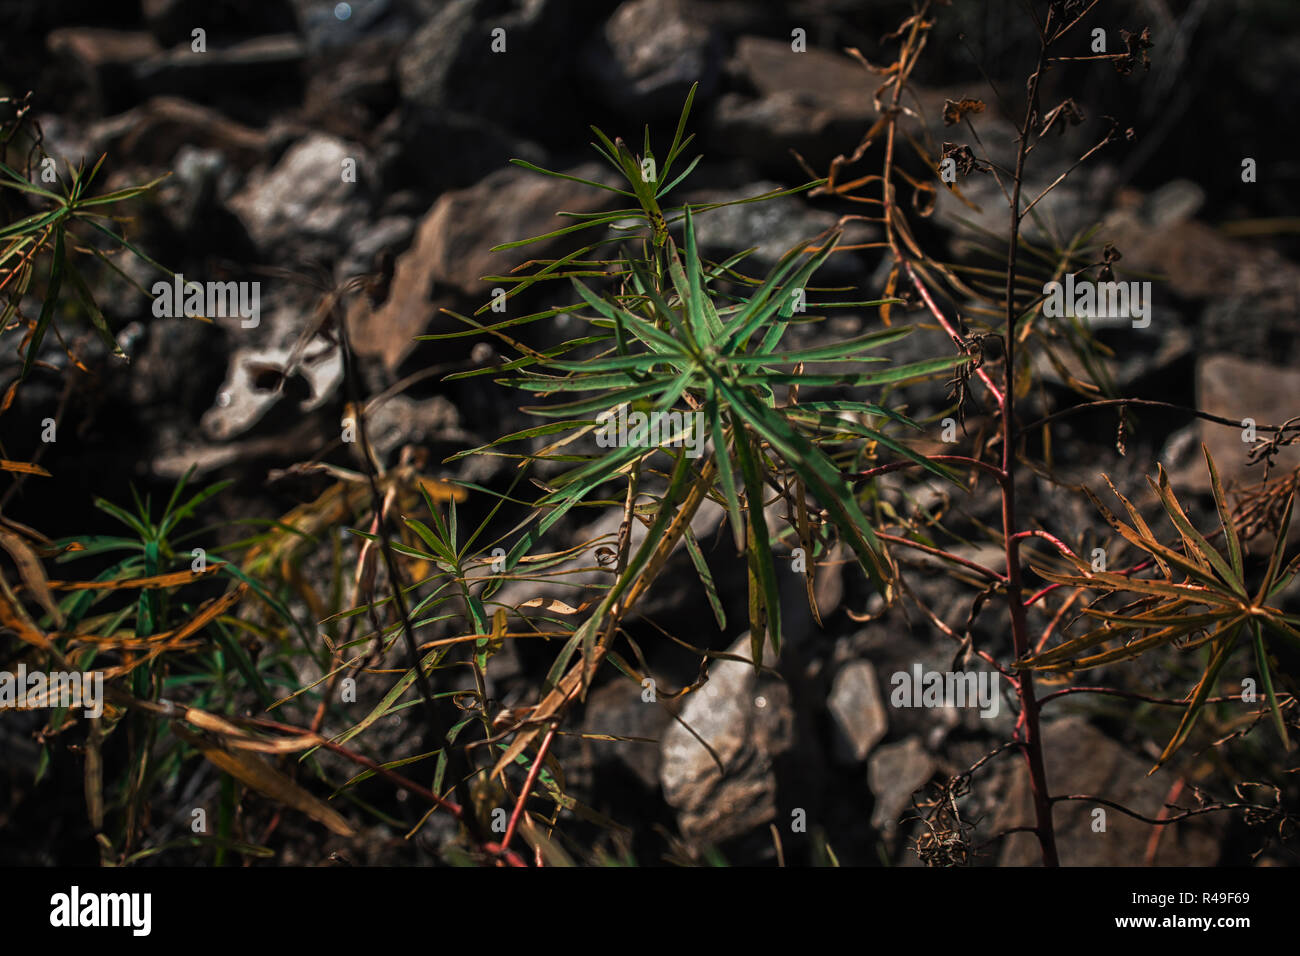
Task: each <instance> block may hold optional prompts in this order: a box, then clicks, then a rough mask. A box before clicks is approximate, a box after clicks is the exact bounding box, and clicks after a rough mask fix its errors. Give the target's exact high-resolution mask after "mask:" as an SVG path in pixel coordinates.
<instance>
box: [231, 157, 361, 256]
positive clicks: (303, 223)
mask: <svg viewBox="0 0 1300 956" xmlns="http://www.w3.org/2000/svg"><path fill="white" fill-rule="evenodd" d="M345 159H352V160H355V162H356V173H357V182H344V180H343V171H344V167H343V161H344V160H345ZM365 175H366V157H365V154H364V152H363V150H362V149H361V147H359V146H357V145H355V144H351V143H345V142H343V141H342V140H339V139H335V138H334V137H331V136H325V135H323V134H311V135H309V136H307V137H305V138H303V139H302V140H300V141H298V142H297V143H295V144H294V145H293V146H292V147H291V148H290V149H289V151H288V152H287V153H286V154H285V155H284V157H283V158H282V159H281V160H280V162H279V163H277V164H276V166H275V168H274V169H272V170H270V171H269V172H266V171H259V172H258V173H255V174H254V175H253V176H252V177H250V179H249V181H248V182H247V183H246V184H245V185H244V188H243V189H241V190H240V191H239V192H238V193H236V194H235V195H234V196H232V197H231V198H230V202H229V206H230V208H231V210H232V211H233V212H234V213H235V214H236V215H237V216H238V217H239V219H240V221H241V222H243V224H244V227H245V228H246V229H247V230H248V235H249V237H250V238H251V239H252V240H253V242H254V243H255V244H256V245H257V247H258V248H259V249H260V250H262V251H263V252H272V251H274V252H276V253H278V254H279V255H280V256H282V257H283V256H286V255H288V254H290V253H294V254H293V255H292V258H295V259H303V258H309V257H310V256H308V255H306V253H309V252H316V253H317V254H319V251H320V250H322V249H328V250H332V251H334V252H335V253H337V251H340V250H341V248H342V247H343V246H344V245H345V241H346V237H345V232H346V227H347V226H348V225H349V223H351V222H353V221H355V220H358V219H361V218H364V216H365V214H366V211H367V208H368V204H367V202H366V201H365V199H364V198H363V194H362V193H361V191H360V188H359V187H361V185H362V184H363V183H364V179H365ZM286 247H287V248H286Z"/></svg>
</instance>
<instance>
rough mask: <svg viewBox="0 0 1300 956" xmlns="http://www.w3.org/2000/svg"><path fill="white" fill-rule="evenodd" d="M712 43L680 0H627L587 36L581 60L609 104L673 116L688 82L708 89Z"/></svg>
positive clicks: (705, 93)
mask: <svg viewBox="0 0 1300 956" xmlns="http://www.w3.org/2000/svg"><path fill="white" fill-rule="evenodd" d="M718 47H719V42H718V38H717V36H716V35H715V34H714V32H713V31H712V30H711V29H710V28H709V27H708V26H707V25H706V24H704V23H702V22H700V21H699V20H697V19H695V18H693V17H692V16H691V12H690V8H689V6H688V5H687V3H686V2H685V0H628V2H626V3H623V4H620V5H619V7H618V9H617V10H615V11H614V13H613V14H612V15H611V16H610V18H609V20H607V21H606V23H605V27H604V29H603V30H601V31H600V32H599V33H596V34H594V35H593V36H592V37H591V39H590V40H589V41H588V43H587V46H586V48H585V51H584V58H583V59H584V63H583V66H584V69H585V72H586V74H587V76H589V77H590V79H591V81H592V84H593V86H594V87H595V89H596V90H597V91H599V93H600V95H601V96H603V97H604V98H605V100H606V101H607V102H608V103H609V104H610V105H611V106H612V107H614V108H615V109H618V110H621V111H623V112H625V113H627V114H629V115H631V116H635V117H637V118H638V119H640V118H642V117H644V118H647V119H648V118H653V117H675V116H677V115H679V113H680V112H681V109H682V105H683V104H684V103H685V102H686V94H687V93H688V92H689V90H690V88H691V84H692V83H695V82H699V83H700V91H699V92H698V93H697V96H702V97H705V98H707V97H709V96H711V95H712V89H713V85H714V82H715V80H716V79H717V70H716V66H715V64H716V63H717V62H718V53H719V50H718Z"/></svg>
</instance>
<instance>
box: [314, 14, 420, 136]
mask: <svg viewBox="0 0 1300 956" xmlns="http://www.w3.org/2000/svg"><path fill="white" fill-rule="evenodd" d="M399 47H400V43H399V41H398V39H396V38H392V37H368V38H366V39H365V40H362V41H361V42H359V43H356V44H354V45H351V46H348V47H346V48H344V49H341V50H330V51H327V52H322V53H317V54H316V55H314V56H313V57H312V58H311V59H309V60H308V61H307V64H306V73H307V76H308V80H307V90H306V93H305V94H304V97H303V110H302V116H303V121H304V122H306V123H308V124H309V125H310V126H311V127H312V128H313V129H317V130H319V131H320V132H323V133H329V134H331V135H333V136H339V137H341V138H343V139H362V138H363V137H368V136H369V131H370V130H372V129H373V128H374V127H375V126H376V125H378V123H379V122H380V120H381V119H383V117H385V116H387V115H389V114H390V113H391V112H392V111H393V110H394V109H396V107H397V106H398V105H399V104H400V97H399V95H398V91H397V71H396V68H395V66H394V58H395V57H396V55H397V50H398V49H399ZM384 138H385V139H387V138H388V137H387V136H385V137H384Z"/></svg>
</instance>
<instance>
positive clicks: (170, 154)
mask: <svg viewBox="0 0 1300 956" xmlns="http://www.w3.org/2000/svg"><path fill="white" fill-rule="evenodd" d="M90 140H91V142H92V143H93V150H94V151H95V152H96V153H102V152H107V153H109V154H110V155H111V156H113V157H115V158H116V159H117V160H118V161H119V162H127V161H129V162H134V163H139V164H141V165H144V166H170V165H171V162H172V160H173V158H174V157H175V156H176V155H177V153H178V152H179V151H180V150H181V149H182V148H183V147H186V146H188V147H191V148H197V149H205V150H208V149H210V150H214V151H216V152H218V153H220V154H221V156H222V157H223V159H224V160H225V161H227V162H229V163H231V164H232V165H234V166H236V167H237V168H239V169H243V170H248V169H251V168H252V167H253V166H254V165H255V164H256V163H257V162H259V161H260V160H261V159H262V157H263V156H264V155H265V152H266V146H267V137H266V133H265V132H263V131H261V130H255V129H252V128H250V127H248V126H244V125H243V124H242V123H237V122H235V121H234V120H231V119H228V118H227V117H225V116H222V115H221V114H220V113H218V112H217V111H216V110H213V109H209V108H208V107H206V106H199V105H198V104H197V103H191V102H189V101H188V100H182V99H178V98H176V97H173V96H155V97H154V98H153V99H151V100H149V101H147V102H145V103H142V104H140V105H139V106H137V107H135V108H134V109H131V110H128V111H127V112H125V113H122V114H120V115H118V116H113V117H110V118H109V119H106V120H101V121H99V122H97V123H94V124H92V125H91V127H90Z"/></svg>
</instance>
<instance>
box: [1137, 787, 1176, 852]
mask: <svg viewBox="0 0 1300 956" xmlns="http://www.w3.org/2000/svg"><path fill="white" fill-rule="evenodd" d="M1186 783H1187V781H1186V780H1185V779H1183V778H1182V777H1179V778H1178V779H1177V780H1175V781H1174V785H1173V786H1172V787H1170V788H1169V794H1168V796H1166V797H1165V804H1164V806H1162V807H1161V808H1160V814H1159V815H1158V816H1157V817H1156V819H1157V820H1160V821H1161V822H1163V821H1164V820H1165V819H1167V818H1168V817H1169V808H1170V807H1172V806H1173V805H1174V802H1175V801H1176V800H1177V799H1178V798H1179V797H1180V796H1181V795H1182V792H1183V787H1184V786H1185V785H1186ZM1164 832H1165V828H1164V827H1163V826H1153V827H1152V828H1151V838H1150V839H1149V840H1147V852H1146V858H1145V859H1144V860H1143V861H1142V862H1143V863H1144V864H1145V865H1146V866H1155V865H1156V853H1158V852H1159V850H1160V835H1161V834H1162V833H1164Z"/></svg>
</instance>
